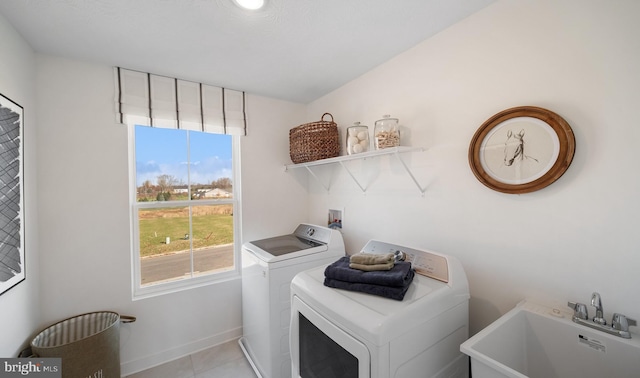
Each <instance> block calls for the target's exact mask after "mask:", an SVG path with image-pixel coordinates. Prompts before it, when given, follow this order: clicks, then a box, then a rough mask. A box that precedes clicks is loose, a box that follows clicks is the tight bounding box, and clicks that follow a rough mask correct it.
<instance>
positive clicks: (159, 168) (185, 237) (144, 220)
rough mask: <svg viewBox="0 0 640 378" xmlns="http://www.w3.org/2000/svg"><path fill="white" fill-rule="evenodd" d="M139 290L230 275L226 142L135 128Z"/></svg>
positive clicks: (231, 204) (231, 230) (228, 143)
mask: <svg viewBox="0 0 640 378" xmlns="http://www.w3.org/2000/svg"><path fill="white" fill-rule="evenodd" d="M135 132H136V135H135V154H136V204H135V207H136V210H137V215H138V216H137V221H138V235H137V236H138V243H137V244H138V256H139V259H140V271H139V272H138V276H139V283H140V285H141V286H145V285H149V284H156V283H160V282H167V281H175V280H181V279H185V278H191V277H195V276H199V275H203V274H212V273H215V272H221V271H228V270H232V269H233V268H234V248H233V242H234V221H233V210H234V205H235V201H234V198H233V197H234V196H233V169H232V168H233V164H232V163H233V162H232V141H231V136H229V135H220V134H206V133H201V132H194V131H186V130H174V129H159V128H152V127H147V126H136V129H135Z"/></svg>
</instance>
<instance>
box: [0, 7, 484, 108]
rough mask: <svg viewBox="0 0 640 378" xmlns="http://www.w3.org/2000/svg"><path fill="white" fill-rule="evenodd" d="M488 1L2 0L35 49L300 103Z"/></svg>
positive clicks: (6, 13)
mask: <svg viewBox="0 0 640 378" xmlns="http://www.w3.org/2000/svg"><path fill="white" fill-rule="evenodd" d="M493 1H495V0H266V6H265V8H263V9H262V10H260V11H245V10H241V9H239V8H237V7H236V6H235V4H234V2H233V0H1V1H0V13H1V14H2V15H3V16H4V17H5V18H6V19H7V20H8V21H9V22H10V23H11V24H12V25H13V26H14V27H15V29H17V30H18V32H19V33H20V34H21V35H22V36H23V37H24V38H25V39H26V40H27V41H28V43H29V44H30V45H31V46H32V47H33V48H34V50H36V51H37V52H42V53H47V54H52V55H57V56H62V57H67V58H74V59H80V60H86V61H91V62H97V63H103V64H108V65H114V66H121V67H125V68H130V69H135V70H141V71H145V72H151V73H155V74H160V75H167V76H171V77H177V78H181V79H186V80H193V81H198V82H203V83H207V84H212V85H219V86H224V87H228V88H232V89H237V90H244V91H247V92H249V93H254V94H259V95H264V96H269V97H275V98H280V99H285V100H289V101H294V102H301V103H308V102H310V101H313V100H315V99H317V98H319V97H321V96H323V95H325V94H327V93H329V92H331V91H332V90H334V89H336V88H338V87H340V86H342V85H343V84H345V83H347V82H349V81H351V80H353V79H355V78H356V77H358V76H360V75H362V74H363V73H365V72H367V71H369V70H370V69H372V68H373V67H375V66H377V65H379V64H381V63H383V62H385V61H387V60H389V59H390V58H392V57H393V56H395V55H397V54H398V53H400V52H402V51H405V50H407V49H408V48H410V47H412V46H414V45H416V44H417V43H419V42H420V41H423V40H424V39H426V38H429V37H430V36H432V35H434V34H436V33H438V32H439V31H441V30H443V29H445V28H446V27H448V26H450V25H452V24H454V23H456V22H458V21H460V20H462V19H463V18H465V17H467V16H469V15H470V14H472V13H474V12H476V11H478V10H480V9H482V8H484V7H486V6H487V5H488V4H490V3H491V2H493Z"/></svg>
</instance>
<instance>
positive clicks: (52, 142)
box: [37, 55, 307, 374]
mask: <svg viewBox="0 0 640 378" xmlns="http://www.w3.org/2000/svg"><path fill="white" fill-rule="evenodd" d="M37 77H38V80H37V87H38V103H39V105H40V106H39V119H41V120H44V121H43V122H42V123H41V125H40V127H39V129H38V141H39V143H40V144H39V145H40V149H39V156H38V168H39V173H40V174H39V184H40V190H39V192H38V195H39V203H40V235H39V236H40V240H41V243H42V249H43V252H42V254H41V263H42V265H43V266H44V267H46V268H45V269H43V272H42V280H43V282H45V283H46V285H43V288H42V292H41V297H42V307H43V320H42V321H43V322H44V323H51V322H52V321H54V320H58V319H63V318H65V317H68V316H73V315H75V314H79V313H83V312H87V311H95V310H101V309H108V310H114V311H117V312H119V313H121V314H127V315H134V316H137V318H138V320H137V321H136V322H135V323H132V324H128V325H124V326H123V327H122V337H121V344H122V349H121V354H122V360H121V362H122V364H123V374H124V373H131V372H133V371H138V370H141V369H144V368H148V367H150V366H152V365H155V364H159V363H162V362H166V361H167V360H170V359H173V358H176V357H180V356H183V355H185V354H188V353H191V352H193V351H196V350H199V349H202V348H206V347H209V346H211V345H215V344H218V343H221V342H224V341H226V340H229V339H232V338H235V337H238V336H240V335H241V334H242V328H241V327H242V318H241V300H240V280H239V278H238V279H235V280H231V281H229V282H224V283H219V284H216V285H211V286H206V287H201V288H198V289H195V290H190V291H183V292H178V293H174V294H169V295H164V296H160V297H155V298H150V299H143V300H138V301H135V302H132V300H131V268H130V266H131V263H130V261H131V257H130V247H129V246H130V244H129V243H130V242H129V235H130V229H129V213H130V210H129V206H128V190H129V189H128V182H127V180H128V177H129V176H128V163H127V129H126V127H125V126H124V125H119V124H116V123H115V113H114V103H113V101H114V98H115V94H114V84H113V83H114V82H113V70H112V68H111V67H108V66H102V65H95V64H88V63H83V62H78V61H72V60H67V59H61V58H57V57H52V56H44V55H39V56H38V59H37ZM247 102H248V109H249V111H248V117H249V121H250V136H248V137H246V138H243V139H242V142H241V144H242V146H241V150H242V151H241V153H242V157H241V159H242V162H243V166H246V169H243V171H242V185H243V193H242V200H243V208H244V214H243V229H244V230H245V232H244V235H242V236H238V240H237V241H238V242H241V241H242V240H243V239H246V238H247V237H249V238H252V237H254V236H262V235H265V234H270V233H271V231H273V230H275V231H289V232H290V231H291V230H292V229H293V227H295V226H296V225H297V222H300V221H303V220H304V219H306V211H307V209H306V208H305V207H302V206H298V207H290V206H289V200H293V201H295V202H303V201H302V200H301V198H304V197H306V191H305V190H304V187H303V186H302V185H299V184H296V185H293V186H292V185H290V184H289V182H291V181H293V178H291V177H289V176H287V175H286V174H285V173H284V169H283V162H284V161H285V157H286V150H285V149H284V147H283V145H286V143H287V141H286V140H285V141H282V140H281V139H282V138H281V134H283V133H286V130H287V127H288V126H289V124H291V123H293V124H296V123H299V122H300V119H301V118H302V115H303V114H304V107H303V106H302V105H298V104H291V103H286V102H281V101H276V100H270V99H266V98H262V97H256V96H250V95H249V96H248V98H247ZM279 129H281V131H280V132H278V130H279ZM282 130H284V131H282ZM295 186H297V188H296V187H295ZM288 188H292V189H291V190H290V191H289V192H288V193H287V189H288ZM288 196H289V197H290V198H289V197H288ZM272 217H273V218H272ZM278 219H279V220H280V222H278Z"/></svg>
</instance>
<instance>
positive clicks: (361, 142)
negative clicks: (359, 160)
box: [347, 122, 370, 155]
mask: <svg viewBox="0 0 640 378" xmlns="http://www.w3.org/2000/svg"><path fill="white" fill-rule="evenodd" d="M369 144H370V142H369V127H368V126H365V125H361V124H360V122H354V124H353V126H349V127H347V155H353V154H359V153H361V152H367V151H369Z"/></svg>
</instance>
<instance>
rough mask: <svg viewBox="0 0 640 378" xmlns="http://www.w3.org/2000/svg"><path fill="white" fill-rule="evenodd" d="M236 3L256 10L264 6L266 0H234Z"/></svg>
mask: <svg viewBox="0 0 640 378" xmlns="http://www.w3.org/2000/svg"><path fill="white" fill-rule="evenodd" d="M233 1H234V2H235V3H236V4H238V5H239V6H240V7H242V8H244V9H251V10H256V9H260V8H262V6H263V5H264V0H233Z"/></svg>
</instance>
